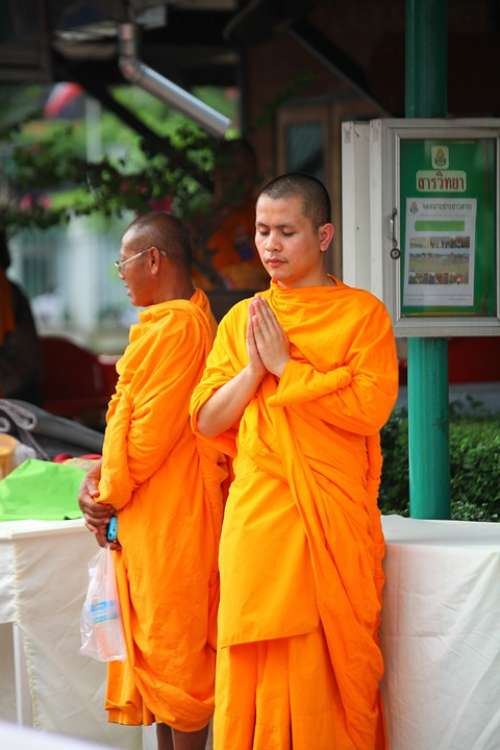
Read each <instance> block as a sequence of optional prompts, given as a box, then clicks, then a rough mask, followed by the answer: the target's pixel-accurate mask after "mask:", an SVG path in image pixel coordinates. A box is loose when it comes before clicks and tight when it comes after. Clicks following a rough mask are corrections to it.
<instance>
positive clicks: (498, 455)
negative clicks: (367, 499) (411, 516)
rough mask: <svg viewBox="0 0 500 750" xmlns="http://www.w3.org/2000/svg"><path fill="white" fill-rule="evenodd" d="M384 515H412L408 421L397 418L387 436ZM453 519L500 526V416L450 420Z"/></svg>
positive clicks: (384, 439) (453, 417)
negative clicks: (410, 505)
mask: <svg viewBox="0 0 500 750" xmlns="http://www.w3.org/2000/svg"><path fill="white" fill-rule="evenodd" d="M382 451H383V454H384V468H383V472H382V485H381V488H380V499H379V504H380V508H381V510H382V513H400V514H401V515H408V503H409V486H408V418H407V415H406V413H405V412H404V411H401V412H396V413H394V414H393V415H392V417H391V419H390V420H389V422H388V423H387V424H386V426H385V427H384V429H383V430H382ZM450 479H451V517H452V518H453V519H456V520H460V521H499V520H500V415H499V416H493V417H480V418H471V417H463V416H460V415H457V414H456V413H454V412H453V411H452V414H451V419H450Z"/></svg>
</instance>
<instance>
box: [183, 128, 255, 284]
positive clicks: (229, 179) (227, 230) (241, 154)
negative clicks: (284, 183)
mask: <svg viewBox="0 0 500 750" xmlns="http://www.w3.org/2000/svg"><path fill="white" fill-rule="evenodd" d="M256 183H257V162H256V159H255V153H254V150H253V148H252V147H251V145H250V144H249V143H248V142H247V141H245V140H242V139H241V140H234V141H223V142H222V143H221V144H220V146H219V149H218V151H217V153H216V156H215V167H214V195H213V202H212V205H211V207H210V209H209V213H208V215H207V216H206V217H205V218H204V219H202V218H199V219H198V221H197V227H196V229H195V233H196V234H197V239H196V243H197V247H198V249H199V250H198V252H201V253H202V254H206V253H207V251H208V253H209V254H210V256H211V259H210V264H211V265H212V266H213V268H214V269H215V271H216V272H217V274H218V275H219V276H220V277H221V278H222V280H223V282H224V284H225V286H226V287H228V288H229V289H264V288H265V287H266V286H267V284H268V280H267V276H266V273H265V271H264V270H263V268H262V264H261V263H260V260H259V256H258V254H257V251H256V249H255V243H254V235H255V195H254V191H255V186H256ZM195 281H196V283H197V285H199V286H202V287H204V288H210V287H211V285H212V284H211V282H210V281H209V280H208V279H205V278H198V277H196V278H195Z"/></svg>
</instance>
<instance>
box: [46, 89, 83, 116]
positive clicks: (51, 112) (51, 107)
mask: <svg viewBox="0 0 500 750" xmlns="http://www.w3.org/2000/svg"><path fill="white" fill-rule="evenodd" d="M81 94H82V88H81V87H80V86H79V85H78V84H77V83H57V84H56V85H55V86H54V87H53V89H52V91H51V92H50V95H49V98H48V99H47V101H46V103H45V107H44V108H43V113H44V115H45V117H59V115H60V114H61V112H62V110H63V109H64V107H66V106H67V105H68V104H69V103H70V102H71V101H73V100H74V99H76V97H78V96H80V95H81Z"/></svg>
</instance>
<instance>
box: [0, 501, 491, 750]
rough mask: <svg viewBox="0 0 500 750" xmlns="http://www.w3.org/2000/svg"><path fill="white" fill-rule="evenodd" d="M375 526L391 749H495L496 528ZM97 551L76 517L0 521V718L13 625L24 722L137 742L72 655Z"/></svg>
mask: <svg viewBox="0 0 500 750" xmlns="http://www.w3.org/2000/svg"><path fill="white" fill-rule="evenodd" d="M384 532H385V535H386V541H387V554H386V560H385V570H386V587H385V597H384V612H383V618H382V646H383V650H384V656H385V661H386V677H385V680H384V695H385V703H386V713H387V724H388V728H389V735H390V741H391V750H500V524H498V525H497V524H484V523H460V522H453V521H417V520H413V519H411V520H410V519H404V518H400V517H398V516H387V517H385V518H384ZM95 551H96V546H95V542H94V539H93V538H92V536H91V535H90V534H89V533H88V532H87V531H86V530H85V529H84V527H83V522H82V521H64V522H60V523H52V522H50V523H49V522H41V521H17V522H13V523H2V524H0V662H1V665H2V668H1V669H0V719H7V720H10V721H15V718H16V715H15V710H16V700H15V692H14V690H13V679H14V677H13V672H14V659H13V655H12V646H11V643H12V632H11V631H12V624H14V623H15V624H16V627H17V628H18V630H19V631H20V633H21V635H22V639H23V642H24V647H25V648H24V652H25V656H26V672H27V675H28V685H27V691H28V696H27V697H28V699H29V703H30V707H29V708H30V710H31V712H32V717H33V724H34V725H35V726H37V727H40V728H42V729H46V730H49V731H57V732H61V733H65V734H69V735H72V736H75V737H80V738H83V739H88V740H93V741H96V742H100V743H102V744H112V745H115V746H116V747H124V748H125V747H128V748H140V746H141V735H140V732H139V731H138V730H136V729H135V728H132V727H125V728H123V727H116V726H111V725H108V724H107V723H106V718H105V715H104V711H103V708H102V702H103V691H104V679H105V666H104V665H102V664H99V663H97V662H94V661H92V660H90V659H86V658H84V657H82V656H80V654H79V653H78V649H79V615H80V609H81V605H82V602H83V597H84V594H85V591H86V588H87V580H86V575H87V574H86V563H87V561H88V560H89V559H90V557H91V556H92V555H93V554H95ZM2 623H4V624H3V625H2ZM18 656H19V655H18ZM21 666H22V665H21ZM18 668H19V664H18ZM18 698H20V699H23V696H22V695H20V696H18ZM24 703H26V695H25V696H24ZM24 708H26V706H24ZM311 750H312V749H311Z"/></svg>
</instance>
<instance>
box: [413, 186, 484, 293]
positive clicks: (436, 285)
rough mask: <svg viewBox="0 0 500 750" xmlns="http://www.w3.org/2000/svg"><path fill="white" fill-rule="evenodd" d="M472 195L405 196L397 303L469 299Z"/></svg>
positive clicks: (473, 234) (472, 257) (473, 216)
mask: <svg viewBox="0 0 500 750" xmlns="http://www.w3.org/2000/svg"><path fill="white" fill-rule="evenodd" d="M476 202H477V201H476V199H475V198H462V199H460V198H407V199H406V246H405V279H404V295H403V304H404V305H405V306H408V307H413V306H415V307H434V306H438V307H441V306H443V307H448V306H457V307H460V306H464V307H470V306H472V305H473V304H474V260H475V237H476Z"/></svg>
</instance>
